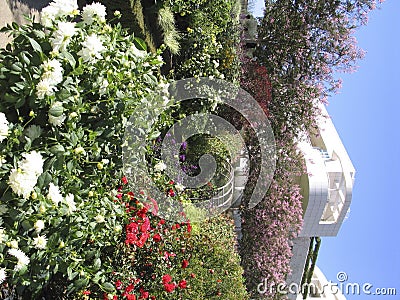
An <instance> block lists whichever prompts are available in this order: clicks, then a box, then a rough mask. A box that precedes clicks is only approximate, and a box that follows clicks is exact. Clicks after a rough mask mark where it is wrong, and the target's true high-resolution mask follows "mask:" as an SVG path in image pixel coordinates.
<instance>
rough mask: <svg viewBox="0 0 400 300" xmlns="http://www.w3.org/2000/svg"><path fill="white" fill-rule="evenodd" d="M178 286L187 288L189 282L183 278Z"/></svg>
mask: <svg viewBox="0 0 400 300" xmlns="http://www.w3.org/2000/svg"><path fill="white" fill-rule="evenodd" d="M178 286H179V287H180V288H181V289H186V287H187V282H186V280H185V279H183V280H181V281H179V284H178Z"/></svg>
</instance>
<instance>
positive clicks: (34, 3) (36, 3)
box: [7, 0, 51, 11]
mask: <svg viewBox="0 0 400 300" xmlns="http://www.w3.org/2000/svg"><path fill="white" fill-rule="evenodd" d="M7 2H9V5H10V8H11V9H12V10H13V11H14V9H18V8H19V7H21V5H23V6H25V7H27V8H28V9H29V10H32V9H34V10H37V11H41V10H42V8H43V7H45V6H47V5H48V4H49V3H50V2H51V0H21V1H18V0H9V1H7Z"/></svg>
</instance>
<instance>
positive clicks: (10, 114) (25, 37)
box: [0, 1, 163, 297]
mask: <svg viewBox="0 0 400 300" xmlns="http://www.w3.org/2000/svg"><path fill="white" fill-rule="evenodd" d="M80 18H82V19H81V20H80V21H78V22H76V21H75V20H76V19H80ZM42 21H43V25H42V24H38V23H32V24H29V25H26V26H21V27H20V26H18V25H17V24H15V23H14V24H12V25H8V26H7V27H5V28H4V29H3V30H2V31H4V32H8V33H9V34H11V35H12V36H13V37H14V40H13V42H12V43H11V44H9V45H7V47H6V49H2V50H1V52H0V98H1V102H0V112H1V113H0V117H1V125H2V127H1V130H2V131H1V143H0V156H1V164H0V165H1V166H0V187H1V189H0V190H1V209H0V217H1V219H0V226H1V229H0V230H1V234H0V239H1V244H0V268H1V270H2V271H5V272H6V276H5V280H6V282H7V283H8V284H9V286H10V287H12V288H15V289H16V291H17V292H18V294H20V295H25V296H26V297H35V296H37V295H39V294H40V293H41V291H42V290H43V287H45V286H46V283H48V282H49V281H50V282H51V281H52V280H53V281H59V280H61V281H65V282H66V285H67V290H62V292H63V293H66V292H67V293H69V292H71V291H77V290H80V289H82V288H84V287H85V286H86V285H88V284H89V283H90V284H94V285H97V286H98V287H99V288H100V289H104V290H107V288H108V286H109V281H108V278H109V275H110V273H111V271H112V270H113V266H112V262H110V261H109V260H107V258H106V257H107V253H109V252H110V249H112V248H113V247H115V246H116V245H117V244H118V243H119V240H120V235H121V234H122V232H121V230H122V227H121V224H123V221H124V217H125V210H124V209H123V208H122V207H121V206H120V205H119V204H118V203H115V202H114V200H115V192H114V190H115V188H116V187H117V186H118V184H119V180H120V178H121V177H122V174H121V171H120V170H122V161H121V155H120V153H121V144H122V140H123V133H124V127H125V123H126V118H127V117H128V116H129V115H130V112H132V111H133V110H134V109H135V107H136V105H139V104H140V103H141V101H142V100H143V99H145V97H146V96H147V95H148V93H149V92H150V91H151V90H155V89H157V88H158V86H159V84H160V83H162V79H161V80H159V76H158V70H159V67H160V65H161V64H162V61H161V60H160V58H159V57H158V56H156V55H151V54H148V53H147V52H146V51H145V50H146V47H145V45H144V43H143V42H142V41H141V40H140V39H137V38H135V37H134V36H133V35H127V34H126V32H125V31H124V30H122V29H121V27H120V26H119V25H116V26H110V25H108V24H107V23H106V22H105V8H104V7H103V6H102V5H99V4H93V5H90V6H86V7H85V8H84V9H83V11H82V12H79V11H78V9H77V5H76V3H74V2H73V1H70V2H68V1H67V2H65V1H56V2H52V3H51V4H50V6H49V7H47V8H45V9H44V10H43V12H42ZM160 88H161V87H160ZM153 100H154V105H155V106H159V103H157V100H156V99H153ZM159 101H161V103H162V101H163V100H162V99H159ZM3 280H4V279H3V278H2V281H3ZM27 295H29V296H27Z"/></svg>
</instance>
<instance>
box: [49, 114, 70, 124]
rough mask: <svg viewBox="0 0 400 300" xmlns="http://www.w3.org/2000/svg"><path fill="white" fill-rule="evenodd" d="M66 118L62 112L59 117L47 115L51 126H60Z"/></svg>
mask: <svg viewBox="0 0 400 300" xmlns="http://www.w3.org/2000/svg"><path fill="white" fill-rule="evenodd" d="M66 118H67V117H66V116H65V115H64V114H62V115H61V116H59V117H54V116H52V115H49V123H50V124H51V125H53V126H61V125H62V124H63V123H64V121H65V119H66Z"/></svg>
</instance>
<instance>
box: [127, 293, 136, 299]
mask: <svg viewBox="0 0 400 300" xmlns="http://www.w3.org/2000/svg"><path fill="white" fill-rule="evenodd" d="M125 297H126V299H128V300H136V296H135V295H133V294H126V295H125Z"/></svg>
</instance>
